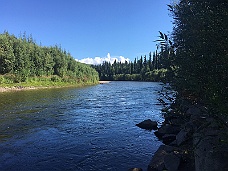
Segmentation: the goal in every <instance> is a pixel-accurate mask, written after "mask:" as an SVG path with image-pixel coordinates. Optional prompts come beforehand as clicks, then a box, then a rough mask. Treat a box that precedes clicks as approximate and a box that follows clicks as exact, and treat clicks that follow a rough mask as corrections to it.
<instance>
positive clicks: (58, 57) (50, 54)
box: [0, 32, 99, 84]
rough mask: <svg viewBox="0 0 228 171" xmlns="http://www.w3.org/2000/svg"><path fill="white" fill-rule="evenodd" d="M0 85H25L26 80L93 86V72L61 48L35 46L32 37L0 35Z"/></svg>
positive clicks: (94, 75)
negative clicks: (90, 84)
mask: <svg viewBox="0 0 228 171" xmlns="http://www.w3.org/2000/svg"><path fill="white" fill-rule="evenodd" d="M0 74H1V75H0V84H3V83H19V82H26V81H28V80H30V78H31V77H32V78H40V77H42V78H47V79H50V80H51V81H54V82H55V81H60V82H71V83H75V84H77V83H96V82H98V80H99V77H98V74H97V72H96V70H95V69H93V68H91V67H90V66H89V65H86V64H82V63H79V62H77V61H75V59H74V58H73V57H72V56H71V55H70V53H67V52H66V51H65V50H63V49H61V47H58V46H53V47H46V46H39V45H37V44H36V43H35V41H34V39H33V38H32V36H26V34H24V35H23V36H20V37H19V38H17V37H15V36H14V35H10V34H9V33H8V32H4V33H3V34H0Z"/></svg>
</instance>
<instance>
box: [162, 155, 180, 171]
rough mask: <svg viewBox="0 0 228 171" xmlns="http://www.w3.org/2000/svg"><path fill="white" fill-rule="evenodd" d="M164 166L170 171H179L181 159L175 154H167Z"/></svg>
mask: <svg viewBox="0 0 228 171" xmlns="http://www.w3.org/2000/svg"><path fill="white" fill-rule="evenodd" d="M164 164H165V168H166V169H167V170H168V171H177V170H178V167H179V165H180V158H179V157H177V156H176V155H175V154H167V155H166V156H165V157H164Z"/></svg>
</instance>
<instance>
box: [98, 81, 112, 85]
mask: <svg viewBox="0 0 228 171" xmlns="http://www.w3.org/2000/svg"><path fill="white" fill-rule="evenodd" d="M110 82H111V81H99V84H108V83H110Z"/></svg>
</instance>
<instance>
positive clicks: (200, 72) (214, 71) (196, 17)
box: [169, 0, 228, 113]
mask: <svg viewBox="0 0 228 171" xmlns="http://www.w3.org/2000/svg"><path fill="white" fill-rule="evenodd" d="M169 7H170V11H171V13H172V15H173V18H174V24H175V27H174V31H173V35H172V36H173V41H174V45H175V56H174V57H175V59H174V64H175V66H176V73H175V74H176V83H175V86H176V88H177V90H178V91H179V92H182V91H185V92H186V91H188V92H191V93H192V94H194V96H196V97H197V98H198V99H201V100H202V101H203V102H204V103H207V104H208V105H209V106H210V107H212V108H213V109H216V110H217V111H218V112H220V113H226V112H227V108H228V99H227V98H228V86H227V82H228V71H227V69H228V62H227V61H228V51H227V49H228V22H227V21H228V10H227V9H228V3H227V2H226V1H218V0H210V1H209V0H206V1H198V0H181V1H179V3H177V4H175V5H173V6H169Z"/></svg>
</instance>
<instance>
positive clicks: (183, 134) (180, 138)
mask: <svg viewBox="0 0 228 171" xmlns="http://www.w3.org/2000/svg"><path fill="white" fill-rule="evenodd" d="M188 138H189V137H188V131H186V130H183V129H182V130H181V131H180V132H179V133H178V134H177V136H176V143H177V145H178V146H180V145H181V144H183V143H184V142H185V141H187V139H188Z"/></svg>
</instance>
